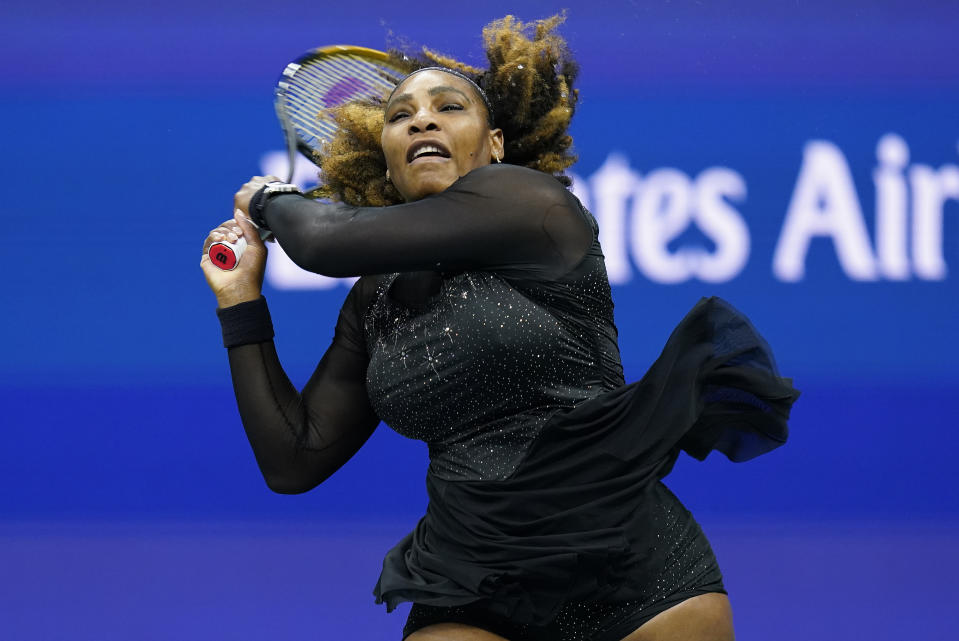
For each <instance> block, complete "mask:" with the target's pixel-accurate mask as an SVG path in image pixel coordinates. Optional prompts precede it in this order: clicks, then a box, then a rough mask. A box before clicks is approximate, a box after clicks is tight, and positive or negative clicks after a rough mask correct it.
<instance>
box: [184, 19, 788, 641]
mask: <svg viewBox="0 0 959 641" xmlns="http://www.w3.org/2000/svg"><path fill="white" fill-rule="evenodd" d="M560 22H561V18H559V17H554V18H552V19H549V20H545V21H542V22H539V23H537V24H536V25H535V33H534V34H533V35H532V37H529V36H527V35H526V30H525V28H524V25H522V24H521V23H519V22H517V21H514V20H513V19H512V18H509V17H508V18H506V19H504V20H502V21H498V22H494V23H492V24H491V25H490V26H489V27H487V29H486V30H485V31H484V36H485V39H486V44H487V54H488V57H489V59H490V63H491V66H490V69H489V71H487V72H481V71H480V70H475V69H471V68H468V67H465V66H464V65H461V64H459V63H456V62H455V61H452V60H450V59H446V58H442V57H440V56H437V55H435V54H432V53H429V52H427V54H426V55H425V56H424V57H423V58H421V59H412V58H408V57H403V58H402V60H404V61H405V62H406V63H407V64H408V65H409V67H410V70H411V74H410V75H409V76H407V77H406V78H405V79H404V80H402V81H401V82H400V83H399V85H398V86H397V87H396V90H395V91H394V92H393V94H392V95H391V96H390V97H389V99H388V101H387V102H386V103H385V104H383V105H377V104H369V105H350V106H348V107H345V108H343V109H342V110H341V111H340V113H339V114H338V116H337V118H338V120H339V123H340V125H341V130H342V132H341V134H340V136H339V137H338V139H337V140H336V141H334V142H333V144H332V145H331V147H330V149H328V150H327V151H328V153H327V154H326V155H325V157H324V159H323V165H322V169H323V177H324V181H325V183H326V194H327V195H328V196H332V197H335V198H336V199H338V200H341V201H344V202H342V203H338V204H322V203H318V202H316V201H312V200H309V199H306V198H303V197H302V196H300V195H298V194H295V193H289V191H288V189H289V188H288V187H286V186H283V185H277V184H275V181H276V179H275V178H273V177H266V178H259V177H258V178H254V179H253V180H251V181H250V182H249V183H247V184H246V185H244V186H243V188H242V189H241V190H240V191H239V192H238V193H237V195H236V199H235V203H236V209H237V210H238V214H237V216H236V217H235V219H233V220H230V221H227V222H225V223H224V224H223V225H221V226H219V227H217V228H216V229H215V230H213V231H212V232H211V233H210V235H209V236H208V238H207V240H206V243H207V244H206V247H208V246H209V244H210V243H212V242H215V241H218V240H229V241H233V240H235V239H236V238H237V237H239V236H241V235H242V236H244V237H245V238H246V239H247V241H248V243H249V247H248V249H247V252H246V253H245V254H244V256H243V260H242V261H241V263H240V266H239V267H238V268H237V269H236V270H235V271H233V272H223V271H219V270H217V269H216V268H214V267H212V265H211V264H210V263H209V260H208V259H207V258H204V260H203V262H202V263H201V266H202V267H203V270H204V273H205V275H206V277H207V280H208V282H209V284H210V286H211V288H212V289H213V291H214V293H215V294H216V297H217V302H218V304H219V309H218V314H219V316H220V319H221V321H222V324H223V330H224V342H225V344H226V346H227V347H228V348H229V358H230V366H231V370H232V375H233V380H234V386H235V389H236V395H237V402H238V404H239V408H240V414H241V417H242V419H243V424H244V427H245V429H246V431H247V434H248V436H249V439H250V442H251V444H252V446H253V450H254V453H255V455H256V458H257V462H258V464H259V466H260V469H261V470H262V472H263V474H264V477H265V478H266V481H267V483H268V484H269V486H270V487H271V488H272V489H274V490H276V491H278V492H285V493H294V492H303V491H307V490H309V489H311V488H312V487H314V486H316V485H317V484H319V483H320V482H322V481H323V480H324V479H325V478H327V477H328V476H329V475H330V474H332V473H333V472H334V471H336V470H337V469H338V468H339V467H340V466H341V465H343V464H344V463H345V462H346V461H347V460H348V459H349V458H350V457H351V456H352V455H353V454H354V453H355V452H356V451H357V449H358V448H359V447H360V446H361V445H362V444H363V443H364V442H365V441H366V439H367V438H368V437H369V436H370V434H371V433H372V431H373V429H374V428H375V426H376V425H377V423H378V422H379V421H380V419H382V420H384V421H385V422H387V423H388V424H389V425H390V426H391V427H393V428H394V429H396V430H397V431H399V432H400V433H403V434H405V435H407V436H410V437H412V438H419V439H423V440H425V441H426V442H427V443H428V444H429V448H430V468H429V473H428V475H427V491H428V495H429V498H430V503H429V507H428V509H427V514H426V515H425V516H424V518H423V519H422V520H421V521H420V523H419V524H418V525H417V527H416V529H415V530H414V531H413V532H411V533H410V535H408V536H407V537H406V538H405V539H404V540H403V541H401V542H400V543H399V544H398V545H397V546H396V547H395V548H394V549H393V550H392V551H390V552H389V554H388V555H387V557H386V560H385V562H384V568H383V572H382V574H381V576H380V579H379V582H378V583H377V585H376V588H375V591H374V592H375V594H376V596H377V599H378V601H385V602H386V603H387V605H388V607H389V608H390V609H392V608H393V607H395V605H396V604H398V603H400V602H402V601H412V602H413V603H414V605H413V608H412V610H411V612H410V617H409V619H408V621H407V625H406V628H405V630H404V635H405V636H404V638H405V639H408V640H409V641H429V640H430V639H444V640H452V641H466V640H478V641H482V640H493V639H508V640H509V641H521V640H527V639H528V640H540V639H560V640H568V641H573V640H577V641H587V640H589V641H620V640H621V639H627V640H628V641H640V640H647V639H648V640H657V641H658V640H663V641H665V640H668V639H684V640H687V641H707V640H708V641H725V640H727V639H732V638H733V630H732V615H731V613H730V609H729V602H728V600H727V597H726V595H725V591H724V589H723V586H722V578H721V575H720V572H719V568H718V566H717V564H716V560H715V558H714V557H713V554H712V551H711V549H710V547H709V544H708V542H707V541H706V539H705V537H704V536H703V534H702V532H701V531H700V529H699V527H698V525H697V524H696V523H695V521H694V520H693V519H692V517H691V515H690V514H689V512H688V511H686V510H685V508H683V507H682V505H681V504H680V503H679V501H678V500H677V499H676V498H675V497H674V496H673V495H672V494H671V493H670V492H669V490H667V489H666V487H665V486H664V485H663V484H662V483H661V482H660V480H661V479H662V477H663V476H665V475H666V474H667V473H668V472H669V470H670V468H671V467H672V465H673V463H674V461H675V460H676V457H677V455H678V452H679V450H680V449H685V450H686V451H687V452H689V453H691V454H692V455H694V456H697V457H698V458H703V457H705V456H706V455H707V454H708V453H709V451H711V450H712V449H719V450H721V451H723V452H724V453H726V454H727V456H729V457H730V458H732V459H734V460H745V459H747V458H751V457H753V456H756V455H758V454H760V453H762V452H764V451H767V450H769V449H771V448H773V447H776V446H777V445H779V444H781V443H782V442H783V441H784V440H785V435H786V418H787V417H788V413H789V407H790V405H791V404H792V402H793V401H794V400H795V398H796V397H797V396H798V394H797V393H796V392H795V390H793V389H792V387H791V386H790V385H789V383H788V381H787V380H786V379H781V378H780V377H779V376H778V374H777V373H776V370H775V365H774V364H773V362H772V355H771V353H770V351H769V349H768V346H766V345H765V343H764V342H763V341H762V339H761V338H760V337H759V336H758V334H756V332H755V331H754V330H753V329H752V327H751V325H749V323H748V321H747V320H746V319H745V318H744V317H742V316H741V315H740V314H738V313H737V312H736V311H735V310H733V309H732V308H731V307H729V306H728V305H727V304H725V303H723V302H722V301H719V300H717V299H710V300H704V301H701V302H700V303H699V304H698V305H697V306H696V307H695V308H694V309H693V310H692V311H691V312H690V313H689V315H687V317H686V318H685V319H684V320H683V321H682V322H681V323H680V325H679V326H678V327H677V328H676V330H675V331H674V332H673V335H672V336H671V337H670V339H669V341H668V342H667V345H666V347H665V349H664V350H663V354H662V355H661V356H660V358H659V359H658V360H657V361H656V363H655V364H654V365H653V367H652V368H651V369H650V370H649V372H648V373H647V375H646V376H645V377H644V378H643V379H642V380H641V381H639V382H638V383H634V384H632V385H625V384H624V380H623V376H622V367H621V364H620V356H619V350H618V347H617V343H616V329H615V325H614V324H613V316H612V301H611V297H610V288H609V283H608V279H607V278H606V272H605V267H604V263H603V256H602V253H601V250H600V247H599V243H598V230H597V227H596V223H595V220H594V219H593V218H592V216H591V215H590V214H589V213H588V212H586V211H585V210H584V209H583V208H582V206H581V205H580V203H579V202H578V201H577V200H576V198H575V197H573V196H572V194H570V193H569V191H568V190H567V189H565V185H568V180H564V179H563V177H562V176H555V175H554V174H559V173H560V172H561V171H562V170H563V169H565V168H566V167H568V166H569V165H570V164H571V163H572V162H573V160H574V158H573V157H572V155H571V154H570V153H569V148H570V144H571V139H570V138H569V136H568V135H567V133H566V129H567V126H568V123H569V119H570V118H571V116H572V113H573V109H574V106H575V100H576V94H575V92H574V91H573V90H572V88H571V84H572V80H573V78H574V76H575V67H574V65H573V64H572V62H571V61H570V60H569V58H568V55H567V53H566V50H565V47H564V44H563V41H562V40H561V39H560V37H559V36H558V35H557V34H556V32H555V29H556V27H557V26H558V24H559V23H560ZM557 177H559V178H560V180H556V178H557ZM394 203H398V204H394ZM246 215H250V216H251V217H252V218H253V219H254V220H255V221H256V222H257V223H258V224H259V225H261V226H267V227H269V228H270V229H271V230H272V231H273V232H274V234H275V235H276V237H277V238H278V239H279V241H280V242H281V243H282V245H283V247H284V250H286V252H287V253H288V254H289V255H290V257H291V258H292V259H293V260H294V261H295V262H297V263H298V264H299V265H300V266H302V267H304V268H306V269H309V270H311V271H315V272H318V273H322V274H326V275H331V276H347V275H352V276H357V275H358V276H361V278H360V279H359V281H357V283H356V285H355V286H354V287H353V289H352V290H351V292H350V294H349V296H348V297H347V299H346V302H345V303H344V306H343V309H342V311H341V313H340V317H339V320H338V322H337V326H336V331H335V336H334V339H333V343H332V345H331V346H330V348H329V349H328V350H327V352H326V354H325V355H324V356H323V358H322V360H321V361H320V364H319V366H318V367H317V369H316V372H315V373H314V374H313V376H312V377H311V378H310V380H309V382H308V383H307V384H306V386H305V387H304V388H303V390H302V392H298V391H297V390H296V389H295V388H294V387H293V386H292V385H291V384H290V382H289V380H288V378H287V377H286V375H285V374H284V372H283V370H282V368H281V366H280V363H279V360H278V358H277V355H276V352H275V350H274V347H273V343H272V337H273V330H272V325H271V322H270V319H269V313H268V311H267V309H266V303H265V301H264V300H263V298H262V296H261V292H260V288H261V283H262V278H263V266H264V258H265V249H264V247H263V245H262V243H260V242H259V241H258V237H257V234H256V232H255V231H254V228H253V227H252V226H251V225H250V224H249V223H248V222H247V221H246V219H245V216H246ZM204 255H205V252H204ZM384 274H385V275H384Z"/></svg>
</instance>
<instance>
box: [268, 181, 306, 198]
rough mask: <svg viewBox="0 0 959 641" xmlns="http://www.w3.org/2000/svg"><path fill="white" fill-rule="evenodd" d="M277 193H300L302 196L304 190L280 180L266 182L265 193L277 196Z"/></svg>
mask: <svg viewBox="0 0 959 641" xmlns="http://www.w3.org/2000/svg"><path fill="white" fill-rule="evenodd" d="M277 194H300V195H301V196H302V195H303V192H302V191H300V188H299V187H297V186H296V185H291V184H290V183H285V182H280V181H279V180H274V181H273V182H269V183H266V188H265V189H264V190H263V195H264V196H276V195H277Z"/></svg>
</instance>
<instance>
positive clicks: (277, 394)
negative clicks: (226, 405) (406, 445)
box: [201, 218, 379, 494]
mask: <svg viewBox="0 0 959 641" xmlns="http://www.w3.org/2000/svg"><path fill="white" fill-rule="evenodd" d="M237 232H239V233H240V234H242V235H243V236H244V237H245V238H246V239H247V242H248V247H247V251H246V252H244V254H243V257H242V258H241V261H240V265H239V266H238V267H237V268H236V269H235V270H233V271H232V272H225V271H221V270H219V269H218V268H217V267H215V266H213V265H212V264H211V263H210V261H209V258H207V257H206V249H207V248H208V247H209V244H210V243H212V242H215V241H217V240H222V239H225V240H234V239H235V236H236V235H237ZM230 234H232V235H233V236H232V237H231V236H230ZM265 257H266V249H265V247H263V245H262V242H260V240H259V237H258V235H257V233H256V232H255V230H253V228H252V227H251V226H250V225H249V224H248V223H246V222H245V221H244V220H242V218H240V219H239V220H237V221H227V222H226V223H224V224H223V225H221V226H220V227H218V228H217V229H216V230H214V231H213V232H211V233H210V236H209V237H208V238H207V244H206V245H205V246H204V258H203V260H202V261H201V267H202V269H203V271H204V274H205V275H206V277H207V281H208V283H209V284H210V287H211V289H213V291H214V294H216V296H217V302H218V303H219V310H218V312H219V313H220V315H221V319H225V321H224V322H225V323H233V324H234V325H236V323H237V322H238V321H239V322H240V323H241V324H242V323H243V322H246V323H250V322H253V323H254V324H258V325H259V326H262V325H264V323H265V324H266V325H269V316H268V312H266V306H265V305H266V304H265V301H264V300H263V299H262V297H261V295H260V288H261V286H262V278H263V267H264V264H265ZM361 289H363V286H362V285H361V284H358V285H357V287H355V288H354V290H353V292H351V296H350V297H349V298H348V300H347V304H346V305H344V308H343V311H342V312H341V314H340V319H339V321H338V322H337V326H336V333H335V336H334V339H333V344H332V345H331V346H330V348H329V349H328V350H327V351H326V354H324V356H323V358H322V359H321V360H320V363H319V365H318V366H317V368H316V371H315V372H314V373H313V375H312V376H311V377H310V380H309V382H307V384H306V386H304V388H303V390H302V391H298V390H297V389H296V387H295V386H294V385H293V384H292V383H291V382H290V380H289V377H287V375H286V373H285V372H284V371H283V367H282V366H281V365H280V361H279V358H278V356H277V354H276V348H275V346H274V344H273V341H272V340H271V339H267V334H263V335H260V336H257V337H256V338H255V340H253V339H251V340H253V342H247V341H244V340H243V339H242V338H240V339H238V340H237V342H240V343H243V344H236V345H233V346H230V347H228V352H229V359H230V370H231V374H232V377H233V388H234V391H235V393H236V399H237V405H238V407H239V410H240V418H241V420H242V421H243V427H244V429H245V430H246V434H247V438H248V439H249V441H250V445H251V446H252V448H253V453H254V455H255V456H256V460H257V464H258V465H259V467H260V471H261V472H262V473H263V477H264V479H265V480H266V483H267V485H268V486H269V487H270V489H272V490H274V491H276V492H280V493H284V494H293V493H299V492H305V491H307V490H310V489H312V488H313V487H316V486H317V485H318V484H320V483H321V482H322V481H324V480H325V479H326V478H327V477H329V476H330V475H331V474H333V472H335V471H336V470H337V469H339V468H340V467H342V465H343V464H344V463H346V461H348V460H349V459H350V458H351V457H352V456H353V454H355V453H356V451H357V450H358V449H359V448H360V446H362V445H363V443H365V442H366V440H367V439H368V438H369V437H370V435H371V434H372V433H373V430H374V429H375V428H376V425H377V424H378V423H379V419H378V418H377V416H376V414H375V413H374V411H373V409H372V408H371V407H370V402H369V397H368V396H367V393H366V367H367V361H368V358H367V355H366V351H365V349H364V348H363V346H362V334H361V333H360V331H359V328H360V325H359V322H360V320H359V319H360V317H359V316H358V310H359V308H360V306H361V305H362V301H358V300H357V299H358V298H359V291H360V290H361ZM264 318H265V319H266V320H265V321H264V320H263V319H264ZM242 333H243V332H241V334H242ZM247 333H250V332H247ZM256 334H257V330H256V329H255V328H254V331H253V332H252V335H256ZM268 335H272V331H269V332H268ZM231 342H232V341H231Z"/></svg>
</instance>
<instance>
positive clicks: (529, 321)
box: [365, 245, 623, 480]
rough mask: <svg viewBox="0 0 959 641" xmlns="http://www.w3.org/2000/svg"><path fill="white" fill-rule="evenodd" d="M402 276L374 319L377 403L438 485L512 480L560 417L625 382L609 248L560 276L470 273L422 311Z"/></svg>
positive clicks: (378, 298) (385, 292)
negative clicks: (424, 459) (422, 453)
mask: <svg viewBox="0 0 959 641" xmlns="http://www.w3.org/2000/svg"><path fill="white" fill-rule="evenodd" d="M596 254H598V259H597V256H596ZM397 276H398V275H397V274H393V275H391V276H388V277H385V278H383V279H382V281H381V283H380V285H379V288H378V291H377V293H376V294H375V296H374V301H373V304H372V305H371V307H370V310H369V312H368V313H367V315H366V318H365V331H366V339H367V341H366V343H367V346H368V349H369V351H370V363H369V369H368V372H367V387H368V391H369V397H370V400H371V402H372V403H373V407H374V409H375V410H376V412H377V414H378V415H379V416H380V417H381V418H382V419H383V420H384V422H386V423H387V424H388V425H389V426H390V427H392V428H393V429H394V430H396V431H397V432H399V433H400V434H403V435H404V436H407V437H409V438H414V439H420V440H423V441H425V442H426V443H427V444H428V446H429V449H430V461H431V462H430V467H431V472H432V473H433V474H435V475H436V476H437V477H438V478H442V479H445V480H497V479H504V478H507V477H508V476H509V475H510V474H512V473H513V471H514V470H515V469H516V467H517V465H518V464H519V463H520V462H521V461H522V459H523V456H524V454H525V453H526V451H527V450H528V448H529V447H530V444H531V443H532V442H533V441H534V440H535V438H536V436H537V435H538V434H539V432H540V430H541V429H542V427H543V426H544V425H545V423H546V422H547V421H548V420H549V418H550V417H551V416H552V415H553V414H555V412H557V411H558V410H561V409H568V408H571V407H574V406H575V405H576V404H577V403H579V402H581V401H583V400H585V399H589V398H593V397H594V396H596V395H598V394H600V393H602V392H603V391H606V390H609V389H613V388H614V387H617V386H619V385H622V384H623V379H622V367H621V365H620V359H619V350H618V347H617V345H616V329H615V326H614V325H613V322H612V302H611V297H610V293H609V285H608V281H607V280H606V274H605V267H604V266H603V263H602V254H601V253H599V252H598V245H597V246H596V252H594V253H592V254H589V255H587V257H586V258H585V259H584V261H583V263H582V264H581V265H580V268H579V269H578V270H574V271H573V272H571V274H570V275H569V276H568V277H566V278H564V279H560V280H559V281H555V282H551V283H542V282H537V283H524V282H522V281H510V280H507V279H506V278H504V277H502V276H500V275H497V274H495V273H492V272H463V273H460V274H456V275H452V276H448V277H444V278H443V279H442V283H441V285H440V290H439V292H438V293H436V294H435V295H433V296H432V297H431V298H430V299H429V300H427V301H425V302H424V303H423V304H422V305H420V306H410V305H404V304H402V303H400V302H398V301H396V300H394V299H393V298H392V297H391V295H390V288H391V286H392V285H393V283H394V282H395V281H396V278H397Z"/></svg>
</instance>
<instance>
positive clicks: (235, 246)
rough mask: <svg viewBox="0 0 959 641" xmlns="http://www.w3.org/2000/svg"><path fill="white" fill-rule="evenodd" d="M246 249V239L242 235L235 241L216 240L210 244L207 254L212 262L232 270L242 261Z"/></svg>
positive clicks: (224, 268)
mask: <svg viewBox="0 0 959 641" xmlns="http://www.w3.org/2000/svg"><path fill="white" fill-rule="evenodd" d="M245 249H246V239H245V238H243V236H240V237H239V238H237V239H236V242H235V243H227V242H223V241H220V242H216V243H213V244H212V245H210V249H209V250H208V251H207V255H208V256H209V257H210V262H211V263H213V264H214V265H216V266H217V267H219V268H220V269H222V270H224V271H231V270H232V269H234V268H235V267H236V266H237V265H238V264H239V263H240V257H241V256H242V255H243V250H245Z"/></svg>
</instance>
